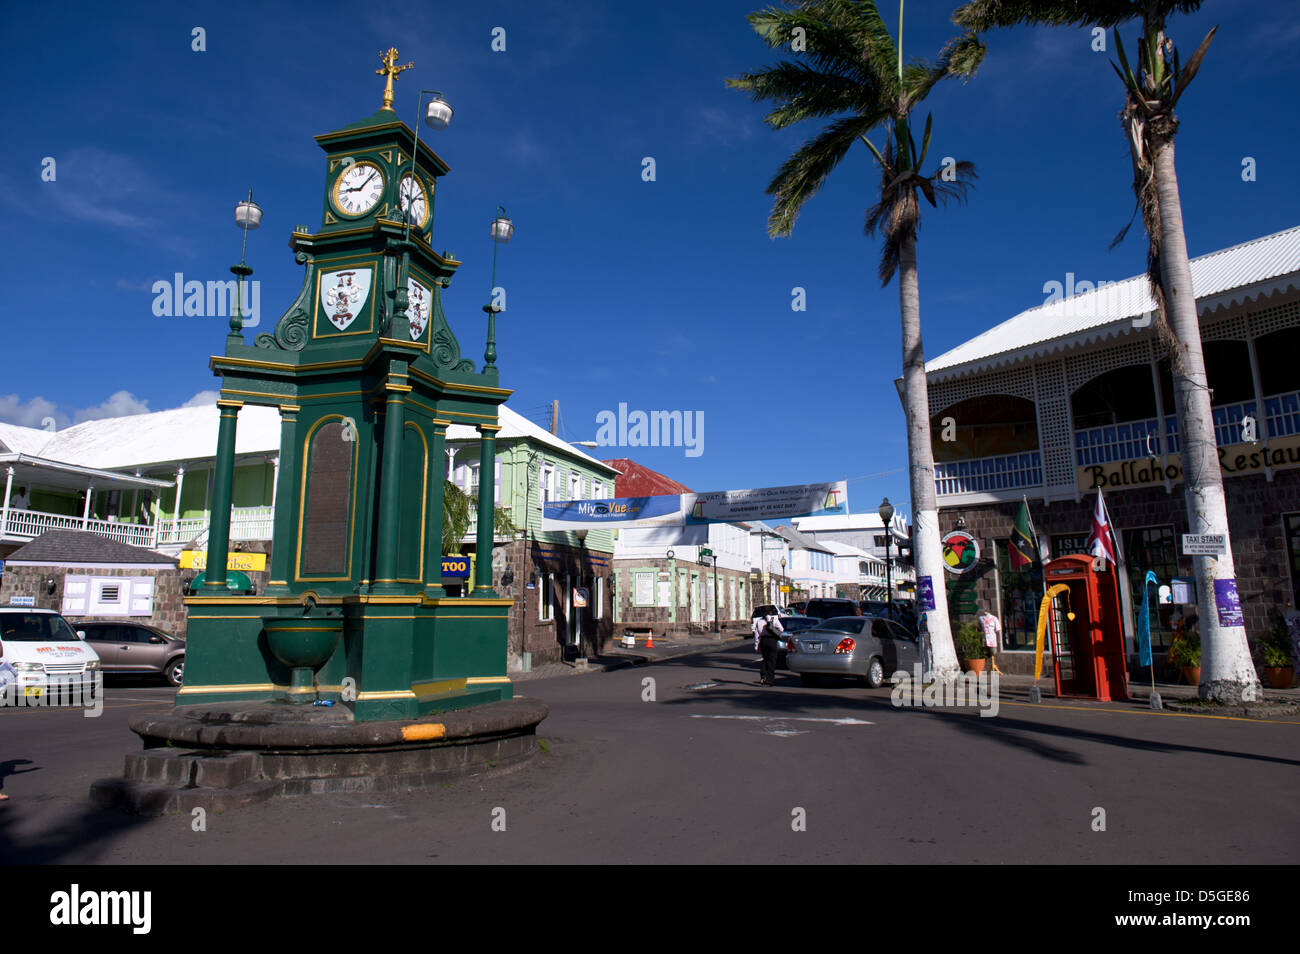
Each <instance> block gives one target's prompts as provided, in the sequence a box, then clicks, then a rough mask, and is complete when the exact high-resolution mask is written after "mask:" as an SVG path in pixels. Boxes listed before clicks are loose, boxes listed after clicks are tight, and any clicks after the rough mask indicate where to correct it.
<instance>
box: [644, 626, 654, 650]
mask: <svg viewBox="0 0 1300 954" xmlns="http://www.w3.org/2000/svg"><path fill="white" fill-rule="evenodd" d="M645 648H646V649H654V648H655V631H654V630H653V629H652V630H650V635H649V636H647V637H646V638H645Z"/></svg>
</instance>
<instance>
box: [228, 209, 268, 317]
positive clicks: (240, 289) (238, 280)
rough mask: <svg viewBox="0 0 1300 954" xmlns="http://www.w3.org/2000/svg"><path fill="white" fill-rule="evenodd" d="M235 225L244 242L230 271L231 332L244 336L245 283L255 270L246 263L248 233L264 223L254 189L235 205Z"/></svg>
mask: <svg viewBox="0 0 1300 954" xmlns="http://www.w3.org/2000/svg"><path fill="white" fill-rule="evenodd" d="M235 225H236V226H238V227H239V228H240V229H242V230H243V232H244V244H243V246H242V247H241V248H240V250H239V264H238V265H231V266H230V271H231V272H232V273H233V274H234V276H235V311H234V313H233V314H231V316H230V333H231V334H232V335H238V336H240V337H241V338H242V336H243V334H242V333H243V328H244V285H245V284H246V281H245V280H246V279H247V278H248V276H249V275H251V274H253V270H252V269H251V268H249V267H248V266H247V265H246V264H244V261H245V257H246V253H247V252H248V233H249V232H250V231H252V230H253V229H257V228H260V227H261V225H262V207H261V206H260V205H258V204H257V203H256V202H254V201H253V190H252V189H249V190H248V198H247V199H245V200H244V201H243V202H240V203H239V204H238V205H236V206H235Z"/></svg>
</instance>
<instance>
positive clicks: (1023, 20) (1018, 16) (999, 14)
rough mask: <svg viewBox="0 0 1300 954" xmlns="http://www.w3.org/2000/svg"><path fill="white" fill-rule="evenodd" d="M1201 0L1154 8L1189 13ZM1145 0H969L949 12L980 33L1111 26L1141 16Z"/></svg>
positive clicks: (1165, 2)
mask: <svg viewBox="0 0 1300 954" xmlns="http://www.w3.org/2000/svg"><path fill="white" fill-rule="evenodd" d="M1200 5H1201V0H1157V2H1156V3H1155V4H1154V6H1155V7H1156V9H1157V11H1161V12H1166V11H1167V12H1173V11H1174V10H1178V11H1180V12H1182V13H1190V12H1191V11H1192V10H1195V9H1196V8H1198V7H1199V6H1200ZM1146 7H1147V3H1146V2H1145V0H971V2H970V3H965V4H962V6H960V7H958V8H957V10H956V12H955V13H953V15H952V22H953V23H955V24H957V26H959V27H963V28H965V29H967V30H972V31H974V32H976V33H984V32H987V31H988V30H992V29H994V28H995V27H1009V26H1020V25H1027V24H1035V25H1039V26H1094V25H1095V26H1102V27H1113V26H1115V25H1116V24H1119V23H1124V22H1125V21H1127V20H1134V19H1137V18H1139V17H1141V16H1142V15H1143V13H1144V12H1145V10H1146Z"/></svg>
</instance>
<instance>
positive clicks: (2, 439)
mask: <svg viewBox="0 0 1300 954" xmlns="http://www.w3.org/2000/svg"><path fill="white" fill-rule="evenodd" d="M53 436H54V434H53V433H52V432H51V431H43V430H40V429H39V428H35V427H23V426H22V425H21V424H5V423H4V422H3V421H0V453H13V454H30V455H32V456H33V457H40V456H41V448H43V447H44V446H45V445H46V444H48V443H49V442H50V438H51V437H53Z"/></svg>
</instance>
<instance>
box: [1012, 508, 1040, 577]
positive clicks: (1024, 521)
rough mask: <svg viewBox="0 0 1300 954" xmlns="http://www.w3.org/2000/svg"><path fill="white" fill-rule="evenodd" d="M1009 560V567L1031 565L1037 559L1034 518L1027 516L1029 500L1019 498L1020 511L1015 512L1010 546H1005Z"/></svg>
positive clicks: (1018, 567)
mask: <svg viewBox="0 0 1300 954" xmlns="http://www.w3.org/2000/svg"><path fill="white" fill-rule="evenodd" d="M1007 556H1008V557H1009V558H1010V560H1011V569H1013V570H1019V569H1021V568H1022V567H1026V566H1032V565H1033V564H1035V563H1037V562H1038V560H1039V556H1038V534H1037V533H1036V532H1035V531H1034V520H1033V518H1032V517H1031V516H1029V501H1028V500H1027V499H1025V498H1024V497H1021V498H1020V512H1019V513H1017V514H1016V525H1015V526H1014V527H1012V528H1011V546H1010V547H1008V548H1007Z"/></svg>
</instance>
